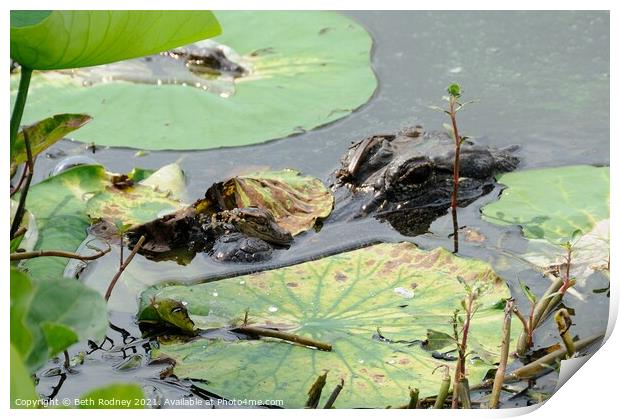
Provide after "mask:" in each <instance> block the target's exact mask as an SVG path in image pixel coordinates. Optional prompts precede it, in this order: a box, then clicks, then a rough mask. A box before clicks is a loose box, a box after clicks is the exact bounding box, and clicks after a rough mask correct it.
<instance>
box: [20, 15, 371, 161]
mask: <svg viewBox="0 0 620 419" xmlns="http://www.w3.org/2000/svg"><path fill="white" fill-rule="evenodd" d="M216 16H217V18H218V20H219V21H220V22H221V24H222V27H223V28H225V30H224V34H223V35H221V36H219V37H217V42H219V43H221V44H224V45H227V46H229V47H231V48H233V49H234V50H235V51H236V52H237V53H238V54H240V55H241V56H242V57H243V60H244V61H247V62H249V63H250V66H251V71H250V74H249V75H247V76H242V77H240V78H237V79H236V80H235V85H236V86H235V91H236V93H235V94H234V95H232V96H230V97H221V96H219V95H217V94H214V93H211V92H208V91H205V90H203V89H200V88H194V87H191V86H182V85H171V84H169V85H166V84H164V85H161V86H157V85H153V84H139V83H129V82H123V81H114V82H109V83H96V84H93V85H91V86H87V87H84V86H82V84H81V83H76V81H75V79H74V78H72V77H71V76H69V75H64V76H63V75H59V74H57V73H53V74H49V73H39V74H36V73H35V74H34V75H33V78H32V81H31V91H30V93H29V96H28V106H27V107H26V110H25V114H24V121H26V122H31V121H35V120H38V119H41V118H43V117H45V116H47V115H49V114H50V113H58V112H68V113H71V112H73V113H75V112H85V113H88V114H89V115H91V116H93V118H94V121H93V123H91V124H89V125H88V126H86V127H84V128H83V129H81V130H80V131H79V132H77V133H76V134H75V138H76V139H77V140H81V141H85V142H95V143H97V144H101V145H110V146H124V147H136V148H141V149H150V150H161V149H177V150H181V149H208V148H217V147H228V146H240V145H247V144H253V143H259V142H263V141H266V140H270V139H276V138H282V137H286V136H288V135H291V134H294V133H299V132H302V131H304V130H310V129H312V128H315V127H317V126H321V125H324V124H326V123H329V122H332V121H335V120H337V119H340V118H342V117H344V116H346V115H348V114H350V113H351V112H352V111H353V110H354V109H356V108H358V107H359V106H361V105H362V104H363V103H365V102H366V101H367V100H368V99H369V98H370V97H371V96H372V94H373V92H374V90H375V88H376V85H377V81H376V79H375V76H374V73H373V71H372V68H371V66H370V51H371V47H372V40H371V38H370V36H369V34H368V33H367V32H366V31H365V30H364V29H363V28H362V27H361V26H359V25H358V24H356V23H355V22H353V21H351V20H350V19H349V18H347V17H344V16H342V15H339V14H336V13H331V12H318V11H292V12H290V11H289V12H275V11H259V12H256V11H252V12H242V11H227V12H224V11H221V12H217V13H216ZM132 43H133V42H130V43H128V44H130V45H131V44H132ZM12 83H13V84H12V86H13V89H14V90H15V88H16V86H17V77H14V78H13V81H12Z"/></svg>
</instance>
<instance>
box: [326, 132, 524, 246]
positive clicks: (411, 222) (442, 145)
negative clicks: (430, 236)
mask: <svg viewBox="0 0 620 419" xmlns="http://www.w3.org/2000/svg"><path fill="white" fill-rule="evenodd" d="M516 149H517V146H510V147H506V148H502V149H499V148H493V147H488V146H483V145H477V144H476V143H474V142H473V141H471V140H466V141H464V142H463V143H462V144H461V152H460V182H459V194H458V205H459V206H460V207H464V206H467V205H469V204H470V203H472V202H473V201H475V200H476V199H478V198H479V197H481V196H483V195H485V194H487V193H489V192H490V191H491V190H492V189H493V188H494V186H495V184H496V183H495V179H494V177H493V176H494V174H496V173H501V172H509V171H512V170H514V169H515V168H516V167H517V166H518V164H519V159H518V158H517V157H516V156H515V155H514V152H515V151H516ZM454 152H455V151H454V140H453V139H452V138H451V137H450V136H449V135H448V134H446V133H442V132H424V131H423V130H422V129H421V127H419V126H417V127H415V128H412V129H404V130H402V131H400V132H398V133H396V134H385V135H374V136H372V137H369V138H366V139H364V140H362V141H359V142H357V143H355V144H353V145H352V146H351V147H350V148H349V151H348V152H347V153H346V154H345V156H344V157H343V158H342V160H341V167H340V169H338V170H337V171H336V172H335V173H334V174H333V176H332V180H333V190H334V192H335V194H336V210H335V214H334V218H336V219H338V218H340V219H343V218H350V217H354V218H356V217H363V216H366V215H368V214H373V215H374V216H376V217H377V218H379V219H385V220H387V221H388V222H389V223H390V224H391V225H392V226H393V227H394V228H395V229H396V230H398V231H399V232H400V233H401V234H404V235H408V236H414V235H418V234H423V233H425V232H427V231H428V229H429V227H430V225H431V223H432V222H433V221H434V220H435V219H437V218H438V217H440V216H442V215H444V214H446V213H447V210H448V208H449V207H450V201H451V196H452V189H453V164H454Z"/></svg>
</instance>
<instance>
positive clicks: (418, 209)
mask: <svg viewBox="0 0 620 419" xmlns="http://www.w3.org/2000/svg"><path fill="white" fill-rule="evenodd" d="M515 149H516V147H515V146H512V147H508V148H504V149H497V148H492V147H487V146H482V145H476V144H475V143H473V142H471V141H469V140H468V141H466V142H464V143H463V144H462V145H461V154H460V162H461V163H460V165H461V168H460V176H461V180H460V183H459V196H458V205H459V206H466V205H469V204H470V203H471V202H473V201H474V200H476V199H477V198H479V197H480V196H483V195H485V194H487V193H489V192H490V191H491V190H492V189H493V188H494V186H495V179H494V177H493V176H494V174H496V173H500V172H507V171H511V170H513V169H515V168H516V167H517V165H518V163H519V160H518V158H517V157H515V155H514V151H515ZM453 162H454V143H453V140H452V139H451V138H450V137H449V136H448V135H447V134H444V133H437V132H428V133H426V132H423V131H422V130H421V128H420V127H416V128H414V129H406V130H402V131H400V132H398V133H396V134H386V135H374V136H372V137H369V138H366V139H364V140H362V141H359V142H357V143H355V144H353V145H352V146H351V147H350V148H349V150H348V152H347V153H346V154H345V155H344V157H343V158H342V160H341V167H340V168H339V169H338V170H337V171H336V172H334V173H333V175H332V181H333V185H332V188H333V191H334V194H335V197H336V206H335V209H334V211H333V213H332V214H331V215H330V217H329V219H328V221H327V222H339V221H343V220H347V219H350V218H356V217H364V216H369V215H372V216H375V217H377V218H379V219H382V220H387V221H389V222H390V224H391V225H392V226H393V227H394V228H395V229H396V230H398V231H399V232H400V233H401V234H404V235H409V236H412V235H418V234H423V233H425V232H427V231H428V229H429V227H430V224H431V223H432V222H433V221H434V220H435V219H437V218H438V217H440V216H442V215H444V214H445V213H446V212H447V210H448V208H449V207H450V202H451V195H452V189H453V171H452V167H453ZM221 188H222V183H216V184H214V185H213V186H212V187H211V188H209V189H208V190H207V193H206V198H205V199H204V200H199V201H197V202H196V203H195V204H194V205H192V206H190V207H188V208H185V209H183V210H181V211H179V212H176V213H174V214H170V215H168V216H164V217H161V218H159V219H156V220H154V221H151V222H149V223H146V224H143V225H141V226H138V227H136V228H133V229H132V230H130V231H129V233H128V238H129V240H130V244H131V243H133V244H135V242H136V241H137V240H138V238H139V237H140V236H141V235H145V236H146V237H147V240H146V242H145V244H144V246H143V249H142V253H144V254H146V255H149V254H150V255H159V256H161V255H165V254H167V253H170V252H175V251H177V250H179V249H181V250H187V251H189V252H190V253H192V254H195V253H196V252H208V253H209V254H210V255H211V256H212V257H213V258H214V259H216V260H219V261H236V262H256V261H262V260H266V259H268V258H269V257H270V256H271V252H272V248H274V247H276V248H278V247H279V248H286V247H288V246H289V245H290V243H291V242H292V240H293V237H292V235H291V234H290V233H289V232H288V231H286V230H285V229H283V228H282V227H281V226H280V225H278V223H277V222H276V220H275V218H274V216H273V215H272V214H271V213H270V212H269V210H266V209H262V208H256V207H247V208H230V205H227V204H226V202H225V200H224V199H223V198H222V196H223V193H224V192H223V191H221V190H220V189H221ZM192 257H193V256H192ZM177 260H178V259H177Z"/></svg>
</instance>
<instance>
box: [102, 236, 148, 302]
mask: <svg viewBox="0 0 620 419" xmlns="http://www.w3.org/2000/svg"><path fill="white" fill-rule="evenodd" d="M144 240H146V236H140V240H138V243H136V245H135V246H134V247H133V249H131V253H130V254H129V256H127V259H125V261H124V262H123V264H122V265H121V266H120V268H118V271H117V272H116V274H115V275H114V277H113V278H112V281H110V285H109V286H108V290H107V291H106V292H105V300H106V301H108V300H109V299H110V296H111V295H112V290H113V289H114V286H115V285H116V283H117V282H118V279H119V278H120V277H121V274H122V273H123V271H124V270H125V268H127V265H129V264H130V263H131V261H132V260H133V257H134V256H135V255H136V253H138V251H139V250H140V248H141V247H142V245H143V244H144Z"/></svg>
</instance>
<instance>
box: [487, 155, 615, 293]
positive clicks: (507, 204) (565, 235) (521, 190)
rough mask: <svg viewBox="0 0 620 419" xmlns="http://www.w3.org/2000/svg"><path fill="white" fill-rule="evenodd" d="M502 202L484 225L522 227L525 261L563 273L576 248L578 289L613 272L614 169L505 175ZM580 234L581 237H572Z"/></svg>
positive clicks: (574, 270)
mask: <svg viewBox="0 0 620 419" xmlns="http://www.w3.org/2000/svg"><path fill="white" fill-rule="evenodd" d="M498 181H499V182H500V183H503V184H505V185H506V189H504V191H503V192H502V195H501V196H500V199H499V201H496V202H493V203H491V204H489V205H487V206H485V207H484V208H483V209H482V216H483V218H484V219H485V220H487V221H489V222H492V223H495V224H500V225H519V226H521V228H522V231H523V235H524V236H525V238H527V239H528V240H529V244H528V248H527V251H526V252H525V254H524V255H523V257H524V258H525V259H526V260H528V261H529V262H531V263H532V264H534V265H536V266H539V267H541V268H543V269H545V270H551V271H554V270H560V271H561V270H562V269H563V266H564V265H565V264H566V261H565V259H564V258H565V256H566V249H565V248H564V247H562V246H561V245H563V244H565V243H567V242H571V243H572V247H573V250H572V258H571V269H570V272H571V276H574V278H575V279H577V284H578V285H583V284H584V282H585V280H586V279H587V278H588V277H589V276H590V275H591V274H592V273H594V272H595V271H599V272H603V273H607V274H608V273H609V263H608V262H609V167H594V166H568V167H558V168H551V169H536V170H525V171H519V172H513V173H507V174H504V175H500V176H499V177H498ZM576 231H579V232H580V234H579V236H580V237H579V238H577V239H573V237H572V236H573V233H574V232H576Z"/></svg>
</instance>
